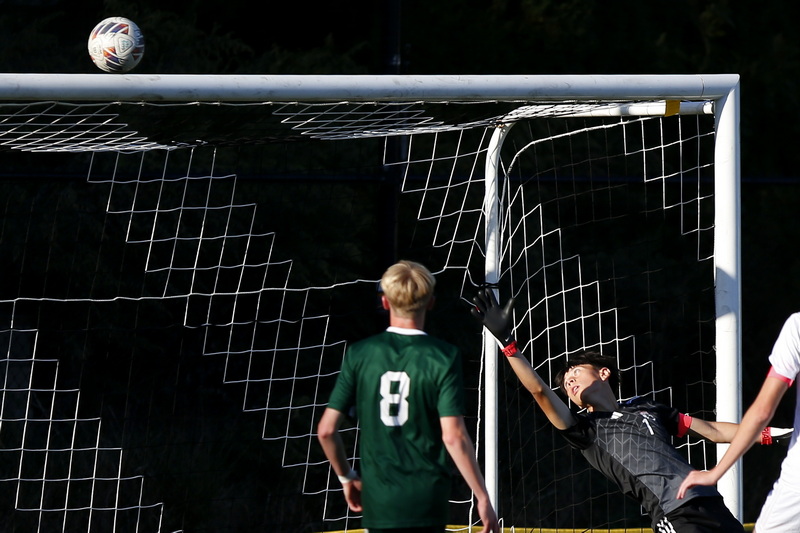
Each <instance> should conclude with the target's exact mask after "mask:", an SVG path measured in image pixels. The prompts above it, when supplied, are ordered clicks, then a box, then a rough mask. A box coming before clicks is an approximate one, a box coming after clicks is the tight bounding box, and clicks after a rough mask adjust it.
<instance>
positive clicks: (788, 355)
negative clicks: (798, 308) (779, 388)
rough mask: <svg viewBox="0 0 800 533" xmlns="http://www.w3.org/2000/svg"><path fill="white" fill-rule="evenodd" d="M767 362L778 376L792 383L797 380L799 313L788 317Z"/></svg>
mask: <svg viewBox="0 0 800 533" xmlns="http://www.w3.org/2000/svg"><path fill="white" fill-rule="evenodd" d="M769 362H770V364H771V365H772V368H773V369H774V371H775V372H777V373H778V374H779V375H781V376H783V377H784V378H786V379H788V380H791V381H792V382H793V381H794V380H795V379H797V374H798V373H800V313H795V314H793V315H791V316H789V318H788V319H787V320H786V322H785V323H784V325H783V328H782V329H781V332H780V334H779V335H778V339H777V340H776V341H775V346H774V347H773V348H772V354H770V356H769Z"/></svg>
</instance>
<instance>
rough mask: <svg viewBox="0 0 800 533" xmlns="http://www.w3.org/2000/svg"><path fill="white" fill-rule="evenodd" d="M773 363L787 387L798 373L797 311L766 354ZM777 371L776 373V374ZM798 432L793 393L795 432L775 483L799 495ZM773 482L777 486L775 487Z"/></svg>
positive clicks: (799, 411) (799, 399)
mask: <svg viewBox="0 0 800 533" xmlns="http://www.w3.org/2000/svg"><path fill="white" fill-rule="evenodd" d="M769 362H770V363H771V364H772V369H771V370H770V375H771V376H773V377H777V378H780V379H783V380H785V381H786V382H787V383H788V384H789V385H790V386H791V384H792V383H793V382H794V381H795V380H796V379H797V374H798V372H800V313H795V314H793V315H791V316H790V317H789V318H788V319H787V320H786V323H784V325H783V328H782V329H781V332H780V334H779V335H778V339H777V340H776V341H775V346H774V347H773V349H772V353H771V354H770V356H769ZM776 374H777V375H776ZM799 431H800V392H799V393H797V395H796V396H795V410H794V431H793V432H792V440H791V441H790V443H789V451H788V452H787V454H786V457H785V458H784V460H783V464H782V465H781V475H780V478H779V480H778V484H780V485H782V486H784V489H783V490H787V489H788V490H791V491H793V492H794V493H795V494H798V495H800V476H798V473H800V446H795V444H796V443H797V438H798V432H799ZM778 484H776V487H777V486H778Z"/></svg>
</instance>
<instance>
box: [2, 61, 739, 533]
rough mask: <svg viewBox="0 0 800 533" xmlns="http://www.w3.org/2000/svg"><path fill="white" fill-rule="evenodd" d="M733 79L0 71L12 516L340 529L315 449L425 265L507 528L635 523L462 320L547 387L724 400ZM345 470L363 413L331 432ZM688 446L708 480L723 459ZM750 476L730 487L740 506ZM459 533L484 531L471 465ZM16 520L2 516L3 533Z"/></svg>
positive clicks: (34, 527) (718, 415)
mask: <svg viewBox="0 0 800 533" xmlns="http://www.w3.org/2000/svg"><path fill="white" fill-rule="evenodd" d="M737 89H738V77H736V76H728V75H713V76H663V77H662V76H643V77H639V76H630V77H626V76H606V77H591V76H586V77H582V76H575V77H557V76H556V77H536V76H533V77H525V76H508V77H503V76H500V77H497V76H495V77H480V76H475V77H424V76H423V77H412V76H409V77H403V76H386V77H368V76H365V77H358V76H356V77H353V76H349V77H344V76H343V77H338V76H328V77H311V76H274V77H270V76H161V77H149V76H131V75H126V76H83V75H74V76H72V75H57V76H55V75H54V76H50V75H11V74H3V75H0V157H2V159H3V176H2V180H0V190H2V199H3V201H2V205H3V217H2V229H1V230H0V250H2V253H3V257H4V261H3V269H4V276H3V279H4V283H3V284H2V296H0V309H2V314H0V320H1V322H0V341H2V346H3V357H2V359H0V378H2V386H1V387H0V393H1V394H2V396H0V458H1V459H0V465H2V466H0V523H4V524H11V525H10V526H8V527H7V528H6V530H7V531H12V532H22V531H24V532H31V531H38V532H49V531H75V532H77V531H87V532H95V531H96V532H107V531H137V532H167V531H169V532H172V531H214V532H225V531H231V532H232V531H260V530H263V529H265V528H267V527H269V528H272V529H274V530H279V531H323V530H352V529H357V528H360V527H361V524H360V517H359V516H358V515H357V514H354V513H352V512H351V511H349V510H348V509H347V506H346V505H345V503H344V498H343V495H342V492H341V487H340V485H339V483H338V480H337V479H336V476H335V475H334V474H333V472H332V471H331V470H330V467H329V464H328V463H327V461H325V458H324V455H323V454H322V451H321V449H320V448H319V445H318V443H317V440H316V435H315V430H316V423H317V421H318V419H319V416H320V415H321V413H322V410H323V409H324V408H325V405H326V403H327V398H328V395H329V393H330V391H331V389H332V388H333V384H334V382H335V379H336V376H337V373H338V371H339V368H340V367H341V363H342V359H343V357H344V352H345V349H346V347H347V345H348V343H350V342H354V341H357V340H359V339H361V338H363V337H365V336H367V335H370V334H372V333H375V332H377V331H379V330H380V329H382V328H384V327H385V326H386V316H384V315H383V314H382V312H381V310H380V309H379V306H378V297H377V294H376V284H377V281H378V279H379V277H380V275H381V274H382V272H383V270H384V269H385V268H386V267H387V266H388V265H389V264H391V263H392V262H394V261H395V260H397V259H403V258H405V259H414V260H417V261H420V262H422V263H424V264H426V265H427V266H428V267H429V268H430V269H431V270H432V271H433V272H434V273H435V275H436V277H437V281H438V283H437V306H436V308H435V309H434V310H433V311H432V313H431V315H430V316H429V320H428V324H427V329H428V330H429V331H430V332H431V333H433V334H435V335H437V336H439V337H441V338H443V339H445V340H447V341H449V342H451V343H454V344H457V345H458V346H459V347H460V348H461V350H462V352H463V354H464V372H465V378H466V384H467V388H468V391H467V392H468V394H467V397H468V415H467V422H468V427H469V428H470V431H471V433H472V437H473V439H474V440H475V442H476V449H477V453H478V455H479V463H480V464H482V465H484V469H485V473H486V478H487V485H488V487H489V489H490V492H491V494H492V497H493V498H494V500H495V504H496V506H497V508H498V514H499V516H500V517H501V518H502V520H503V525H504V526H505V527H507V528H514V529H515V530H517V531H527V530H535V529H536V528H563V529H559V530H570V529H576V530H585V529H587V528H595V529H604V528H608V529H610V528H625V527H630V528H633V527H641V526H642V525H646V524H647V521H646V519H645V518H644V517H643V516H642V511H641V509H639V507H638V506H637V505H636V504H634V503H632V502H630V501H626V500H625V499H624V497H622V496H621V495H620V494H619V493H618V492H617V491H616V490H615V489H614V488H613V487H612V486H611V485H610V483H608V482H607V481H606V480H605V479H603V478H602V477H600V476H599V474H597V473H595V472H593V471H592V470H591V468H590V467H589V466H588V464H587V463H586V462H585V461H584V459H583V458H582V457H581V456H580V455H579V454H577V453H575V452H573V451H571V450H570V449H569V448H568V447H567V445H566V443H565V442H564V441H563V440H562V439H561V438H560V437H559V436H558V435H557V434H556V433H555V431H554V430H553V429H552V428H551V426H550V425H549V424H548V423H547V421H546V419H545V418H544V417H543V416H542V415H541V413H540V412H538V411H537V409H536V408H535V407H534V405H533V402H532V399H531V398H530V395H529V394H528V393H527V392H526V391H524V389H521V387H520V386H519V385H518V384H517V382H516V378H515V377H514V376H513V374H512V373H511V372H510V370H509V369H508V368H507V367H506V366H505V361H502V360H501V358H500V357H498V352H497V346H496V345H495V344H494V342H493V341H492V340H491V339H486V338H484V335H483V333H482V331H481V329H480V327H479V326H478V325H477V324H476V323H475V321H474V320H473V319H472V318H471V317H470V315H469V305H470V304H469V302H470V300H471V298H472V296H473V295H474V294H475V292H476V291H477V290H478V288H480V287H485V286H489V287H493V288H496V289H497V291H498V294H499V296H500V298H501V300H505V299H507V298H509V297H514V298H515V299H516V306H515V309H516V310H515V327H516V335H517V337H518V339H519V341H520V344H521V347H522V350H523V352H524V353H525V355H526V356H527V357H529V358H530V359H531V361H532V363H533V365H534V366H535V367H536V368H537V370H538V371H539V373H540V374H541V375H542V376H543V378H544V379H545V380H547V381H552V379H553V376H554V374H555V372H557V371H558V370H559V368H560V366H561V365H562V364H563V362H564V361H565V358H566V356H567V355H569V354H571V353H573V352H575V351H577V350H579V349H582V348H589V347H593V348H599V349H601V350H602V351H603V352H605V353H607V354H609V355H614V356H615V357H616V358H617V360H618V362H619V365H620V369H621V377H622V384H621V390H620V391H619V393H620V395H621V397H623V398H628V397H632V396H648V397H651V398H654V399H656V400H659V401H661V402H663V403H668V404H671V405H674V406H675V407H677V408H678V409H680V410H681V411H684V412H688V413H689V414H692V415H696V416H701V417H704V418H711V419H720V420H735V419H738V417H739V415H740V413H739V409H740V407H739V399H738V396H737V394H738V393H737V389H738V372H739V370H738V366H737V365H738V360H739V338H738V337H739V333H738V328H739V325H738V321H739V317H738V314H739V305H738V299H739V296H738V286H739V281H738V248H737V246H738V207H737V206H738V185H737V180H738V144H737V143H738V130H737V128H738V125H737V123H738V118H737V113H738V109H737V107H738V90H737ZM343 437H344V440H345V443H346V445H347V449H348V457H349V458H350V459H351V460H352V461H353V463H354V465H355V466H356V467H357V466H358V456H359V429H358V424H357V421H354V422H353V424H352V425H348V426H347V427H345V428H344V429H343ZM676 445H677V446H679V449H680V450H681V451H682V453H684V454H685V455H686V456H687V458H688V459H689V460H690V461H691V462H692V463H693V464H694V465H695V466H697V467H698V468H704V467H706V466H708V465H709V464H713V463H714V461H715V459H716V457H717V454H718V450H716V449H715V448H714V447H713V446H710V445H709V444H707V443H704V442H698V441H694V440H691V439H690V440H686V441H683V440H681V441H678V442H676ZM739 478H740V474H739V472H738V470H736V469H735V470H734V471H733V474H731V475H729V476H728V477H727V478H726V479H725V480H724V481H723V482H722V483H721V485H720V487H721V489H722V490H723V491H724V492H725V496H726V500H727V501H728V503H729V505H731V506H732V508H733V510H734V512H738V513H741V510H740V509H739V508H738V506H739V505H740V504H739V503H738V502H739V499H738V493H739V490H738V486H739V484H740V483H739ZM451 501H452V504H451V522H452V524H456V525H454V526H452V529H455V530H461V529H465V528H468V527H469V526H470V525H471V524H475V523H477V521H478V517H477V513H476V512H475V510H474V508H473V507H472V498H471V494H470V493H469V490H468V488H467V487H466V485H465V484H464V483H463V482H462V481H461V480H460V479H459V478H458V476H456V481H455V482H454V487H453V493H452V500H451ZM9 528H10V529H9Z"/></svg>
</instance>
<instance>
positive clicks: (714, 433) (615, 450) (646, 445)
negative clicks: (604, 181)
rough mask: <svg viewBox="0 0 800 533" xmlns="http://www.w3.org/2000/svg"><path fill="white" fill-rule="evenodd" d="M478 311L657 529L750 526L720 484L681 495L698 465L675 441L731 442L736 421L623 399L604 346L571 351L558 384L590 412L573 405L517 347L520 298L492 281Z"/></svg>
mask: <svg viewBox="0 0 800 533" xmlns="http://www.w3.org/2000/svg"><path fill="white" fill-rule="evenodd" d="M473 302H474V303H475V307H474V308H473V309H472V314H473V315H474V316H475V317H476V318H477V319H478V320H480V321H481V323H482V324H483V325H484V326H485V327H486V329H488V330H489V331H490V332H491V333H492V335H494V337H495V338H496V339H497V340H498V341H499V342H500V344H501V345H502V347H503V353H504V354H505V355H506V358H507V359H508V362H509V363H510V365H511V368H512V369H513V370H514V373H515V374H516V375H517V377H518V378H519V380H520V382H521V383H522V385H523V386H524V387H525V388H526V389H528V391H529V392H530V393H531V394H532V395H533V398H534V400H535V401H536V403H537V404H538V405H539V407H540V408H541V409H542V411H543V412H544V414H545V416H547V419H548V420H549V421H550V423H552V424H553V426H555V428H556V429H557V430H559V432H560V433H561V435H562V436H563V437H564V438H565V439H566V440H567V442H568V443H569V444H570V445H571V446H572V447H573V448H576V449H578V450H580V451H581V453H582V454H583V456H584V457H586V459H587V460H588V461H589V463H590V464H591V465H592V466H593V467H594V468H595V469H597V470H599V471H600V472H601V473H603V474H604V475H605V476H606V477H608V478H609V479H610V480H611V481H613V482H615V483H616V485H617V486H618V487H619V489H620V490H621V491H622V492H623V493H624V494H626V495H628V496H631V497H632V498H634V499H635V500H636V501H638V502H639V504H640V505H641V506H642V507H643V508H644V509H645V510H646V511H647V513H648V515H649V516H650V520H651V523H652V528H653V530H654V531H655V532H678V533H700V532H725V533H731V532H736V531H740V532H741V531H743V530H744V529H743V527H742V525H741V524H740V523H739V521H738V520H736V518H735V517H734V516H733V515H732V514H731V512H730V511H729V510H728V508H727V507H726V506H725V504H724V502H723V500H722V496H721V495H720V494H719V492H717V490H716V489H715V488H714V487H694V488H692V489H689V490H688V491H687V492H686V495H685V497H684V499H682V500H679V499H678V498H677V495H678V487H679V486H680V484H681V481H682V480H683V478H684V477H686V475H687V474H688V473H689V472H691V471H692V470H693V469H692V466H691V465H690V464H689V463H688V462H687V461H686V459H684V458H683V456H681V454H680V453H678V451H677V450H676V449H675V448H674V447H673V446H672V444H671V443H670V437H671V436H673V435H674V436H677V437H682V436H684V435H686V434H687V433H688V434H691V435H695V436H698V437H702V438H705V439H708V440H711V441H713V442H730V440H731V438H733V435H734V434H735V433H736V428H737V425H736V424H731V423H726V422H713V421H706V420H701V419H699V418H692V417H690V416H688V415H685V414H681V413H679V412H678V411H677V410H676V409H673V408H671V407H668V406H665V405H662V404H658V403H655V402H652V401H649V400H645V399H633V400H630V401H627V402H619V401H618V400H617V397H616V394H615V392H614V391H615V390H616V388H617V383H618V377H617V370H616V362H615V360H614V359H613V358H611V357H605V356H603V355H601V354H599V353H596V352H591V351H583V352H579V353H577V354H574V355H572V356H571V357H570V358H569V359H568V361H567V363H566V366H565V368H564V370H562V371H561V372H560V373H559V374H558V375H557V376H556V379H555V380H556V385H557V386H558V388H560V389H561V391H563V392H564V394H565V395H566V396H567V397H568V398H569V399H570V401H572V403H573V404H575V405H576V406H578V407H579V408H581V409H585V411H584V412H579V413H574V412H572V411H571V410H570V408H569V407H568V406H567V404H566V403H565V402H564V401H563V400H562V399H561V398H560V397H559V396H558V395H557V394H556V393H555V391H553V390H552V389H551V388H550V387H549V386H548V385H547V384H546V383H545V382H544V381H543V380H542V378H541V377H540V376H539V374H538V373H537V372H536V371H535V370H534V369H533V367H532V366H531V364H530V362H528V359H527V358H525V357H524V356H523V355H522V354H521V353H520V352H519V350H518V349H517V344H516V340H515V339H514V336H513V333H512V318H511V314H512V306H513V303H514V302H513V299H512V300H509V302H508V303H507V304H506V305H505V307H503V308H501V307H500V306H499V305H498V303H497V300H496V299H495V297H494V293H493V292H492V290H490V289H485V290H482V291H481V292H480V293H479V294H478V295H477V296H476V297H475V298H474V299H473Z"/></svg>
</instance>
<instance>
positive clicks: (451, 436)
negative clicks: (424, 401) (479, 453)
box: [439, 416, 500, 533]
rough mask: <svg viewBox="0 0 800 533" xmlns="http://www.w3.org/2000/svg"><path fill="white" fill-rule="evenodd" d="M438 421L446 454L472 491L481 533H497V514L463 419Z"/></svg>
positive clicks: (450, 417) (444, 418) (449, 417)
mask: <svg viewBox="0 0 800 533" xmlns="http://www.w3.org/2000/svg"><path fill="white" fill-rule="evenodd" d="M439 421H440V423H441V426H442V441H443V442H444V445H445V447H446V448H447V453H449V454H450V457H452V458H453V462H454V463H455V464H456V467H457V468H458V471H459V472H461V475H462V476H463V478H464V481H466V482H467V485H469V488H470V489H472V492H473V493H474V494H475V499H476V500H477V501H478V514H479V515H480V517H481V522H482V523H483V531H484V532H485V533H498V532H499V531H500V529H499V525H498V523H497V514H496V513H495V510H494V508H493V507H492V502H491V501H490V499H489V493H488V492H487V491H486V484H485V482H484V479H483V474H481V470H480V468H479V467H478V463H477V461H476V460H475V448H474V446H473V445H472V439H471V438H470V436H469V433H467V428H466V426H465V425H464V418H463V417H461V416H443V417H442V418H440V419H439Z"/></svg>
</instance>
